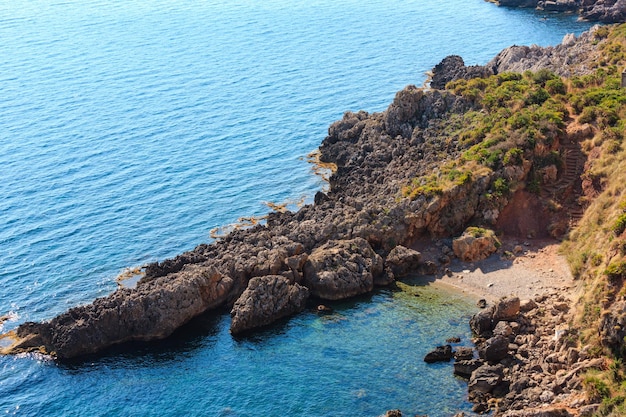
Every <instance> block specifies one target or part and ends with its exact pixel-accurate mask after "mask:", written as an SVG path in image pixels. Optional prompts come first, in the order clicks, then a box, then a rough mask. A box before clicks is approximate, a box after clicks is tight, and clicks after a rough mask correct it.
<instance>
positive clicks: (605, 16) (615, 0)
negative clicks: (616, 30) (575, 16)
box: [580, 0, 626, 23]
mask: <svg viewBox="0 0 626 417" xmlns="http://www.w3.org/2000/svg"><path fill="white" fill-rule="evenodd" d="M581 4H582V10H581V12H580V16H581V17H582V18H583V19H586V20H591V21H595V22H603V23H622V22H626V1H624V0H600V1H595V0H582V1H581Z"/></svg>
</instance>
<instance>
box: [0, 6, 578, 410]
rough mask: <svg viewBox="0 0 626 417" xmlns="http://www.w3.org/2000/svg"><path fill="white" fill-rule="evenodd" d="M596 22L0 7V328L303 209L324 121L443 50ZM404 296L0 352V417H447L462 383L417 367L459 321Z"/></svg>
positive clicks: (492, 15)
mask: <svg viewBox="0 0 626 417" xmlns="http://www.w3.org/2000/svg"><path fill="white" fill-rule="evenodd" d="M589 26H590V25H589V24H588V23H582V22H577V21H576V20H575V18H574V17H573V16H562V15H554V14H541V13H537V12H534V11H528V10H511V9H502V8H497V7H495V6H493V5H491V4H487V3H485V2H483V1H482V0H451V1H447V2H441V1H436V0H408V1H395V0H387V1H382V0H375V1H356V0H346V1H343V0H334V1H330V0H308V1H294V0H282V1H279V0H265V1H253V0H248V1H243V0H239V1H228V2H227V1H217V0H207V1H183V0H180V1H174V0H171V1H157V0H142V1H128V0H124V1H121V0H107V1H104V0H63V1H61V0H11V1H9V0H0V196H1V198H0V316H1V315H4V314H8V315H9V317H10V320H9V321H7V322H5V323H4V324H3V325H0V331H7V330H10V329H12V328H14V327H16V326H17V325H19V324H20V323H22V322H24V321H27V320H43V319H47V318H51V317H53V316H54V315H56V314H58V313H60V312H62V311H65V310H66V309H67V308H69V307H71V306H74V305H78V304H82V303H88V302H90V301H91V300H93V299H94V298H95V297H98V296H103V295H106V294H108V293H110V292H111V291H113V290H114V289H115V286H116V283H115V277H116V275H117V274H119V273H120V272H121V271H122V270H123V269H124V268H126V267H131V266H136V265H141V264H144V263H146V262H149V261H154V260H157V259H164V258H166V257H169V256H173V255H175V254H176V253H178V252H181V251H183V250H187V249H191V248H193V247H194V246H195V245H196V244H198V243H202V242H207V241H209V240H210V239H209V231H210V230H211V229H212V228H214V227H217V226H222V225H225V224H229V223H233V222H235V221H236V220H237V219H238V218H239V217H241V216H250V215H262V214H264V213H265V212H267V207H266V206H265V205H264V204H263V202H264V201H272V202H282V201H285V200H292V201H297V200H299V199H301V198H304V199H305V201H307V202H310V201H311V199H312V196H313V195H314V193H315V192H316V191H317V190H318V189H320V188H321V187H322V186H323V183H322V181H321V180H320V179H319V178H317V177H316V176H315V175H314V174H313V173H312V171H311V167H310V166H309V165H308V164H307V163H306V161H305V159H306V155H307V154H308V153H309V152H311V151H313V150H314V149H315V148H316V147H317V145H318V144H319V143H320V141H321V140H322V139H323V137H324V135H325V132H326V129H327V127H328V125H329V124H330V123H331V122H332V121H334V120H336V119H338V118H340V117H341V115H342V113H343V112H344V111H345V110H359V109H365V110H368V111H379V110H383V109H384V108H385V107H386V106H387V105H388V103H389V102H390V101H391V100H392V99H393V95H394V93H395V92H396V91H397V90H399V89H401V88H402V87H403V86H405V85H406V84H418V85H419V84H421V83H422V82H423V81H424V79H425V75H424V73H425V71H427V70H429V69H430V68H432V67H433V66H434V65H435V64H436V63H438V62H439V61H440V60H441V59H442V58H443V57H445V56H446V55H448V54H452V53H454V54H459V55H462V56H463V57H464V58H465V60H466V63H468V64H476V63H485V62H486V61H488V60H489V59H490V58H491V57H493V55H495V54H496V53H497V52H498V51H499V50H500V49H502V48H504V47H506V46H508V45H511V44H531V43H536V44H540V45H548V44H555V43H558V42H559V41H560V40H561V39H562V37H563V35H565V34H566V33H568V32H575V33H580V32H581V31H583V30H585V29H587V28H588V27H589ZM413 290H415V291H418V292H420V293H422V292H423V293H424V295H423V296H422V297H415V296H413V295H411V296H407V294H406V293H402V292H390V291H387V290H385V291H381V292H379V293H376V294H374V295H373V296H371V297H366V298H363V299H359V300H355V301H351V302H348V303H345V304H342V305H339V306H337V307H338V308H337V312H336V314H335V315H332V316H325V317H319V316H317V315H315V314H313V313H305V314H302V315H300V316H298V317H296V318H294V319H292V320H289V321H286V322H284V323H281V324H280V325H278V326H276V327H273V328H271V329H269V330H267V331H264V332H261V333H259V334H257V335H255V336H254V337H253V338H250V339H244V340H234V339H232V338H231V337H230V336H229V334H228V330H227V328H228V316H227V315H226V314H215V315H213V316H211V317H207V318H204V320H203V321H202V325H199V326H198V325H197V326H195V327H190V328H186V329H184V330H183V331H181V332H179V333H178V334H177V335H175V337H173V338H171V339H169V340H167V341H163V342H161V343H158V344H156V345H155V346H150V347H148V346H133V347H131V348H127V349H121V350H116V351H115V352H111V353H108V354H106V355H104V356H99V357H94V358H89V359H88V360H86V361H83V362H79V363H73V364H63V365H57V364H54V363H52V362H50V361H47V360H45V359H44V358H38V357H33V356H27V357H18V358H14V357H10V358H7V357H2V358H0V413H6V414H9V415H13V414H15V415H24V416H30V415H33V416H37V415H51V416H65V415H77V416H83V415H102V416H108V415H140V416H143V415H146V416H147V415H160V416H161V415H172V416H175V415H185V414H187V415H209V416H214V415H224V416H226V415H233V416H252V415H267V416H274V415H293V416H323V415H329V416H330V415H332V416H337V415H339V416H369V415H377V414H379V413H382V412H384V411H385V410H386V409H387V408H392V407H393V408H396V407H400V408H402V409H403V411H405V412H407V413H418V412H421V413H428V414H429V415H431V416H440V415H441V416H443V415H447V414H448V413H449V412H450V411H453V409H456V408H459V407H461V408H462V407H464V406H466V404H465V403H464V392H465V387H464V386H463V384H462V383H461V382H459V381H456V380H455V379H454V378H453V377H451V376H450V372H449V368H444V367H439V366H434V367H433V366H430V367H426V366H425V365H424V364H423V363H422V362H421V358H422V357H423V354H424V353H425V351H426V350H428V349H429V348H430V347H432V346H433V345H434V344H436V343H441V342H442V338H445V337H448V336H449V335H450V334H449V333H453V335H455V334H457V333H458V334H460V335H464V336H467V332H468V330H467V329H466V325H465V322H466V321H465V320H464V319H463V316H464V315H467V314H468V313H469V312H470V311H471V305H470V304H468V303H465V302H463V301H460V300H457V301H456V302H454V303H452V304H451V303H450V302H449V301H446V300H448V298H446V297H443V298H441V297H442V296H441V295H440V294H439V293H437V292H434V293H433V292H432V291H434V290H430V289H428V288H417V289H415V288H413ZM429 297H430V298H432V300H429ZM426 300H428V301H426ZM196 324H198V323H196ZM465 339H467V337H465ZM464 404H465V405H464Z"/></svg>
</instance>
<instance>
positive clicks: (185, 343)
mask: <svg viewBox="0 0 626 417" xmlns="http://www.w3.org/2000/svg"><path fill="white" fill-rule="evenodd" d="M229 323H230V320H229V319H228V315H227V313H226V312H225V311H224V310H213V311H209V312H206V313H204V314H201V315H200V316H198V317H195V318H193V319H192V320H191V321H189V323H186V324H185V325H183V326H182V327H180V328H179V329H177V330H176V331H175V332H174V333H173V334H172V335H170V336H169V337H167V338H165V339H161V340H153V341H148V342H142V341H133V342H126V343H122V344H119V345H115V346H111V347H110V348H107V349H105V350H104V351H102V352H100V353H96V354H92V355H85V356H81V357H79V358H75V359H63V360H59V361H58V364H59V366H60V367H62V368H65V369H68V370H75V371H78V370H81V369H86V367H87V366H88V367H89V368H90V369H91V368H93V367H94V366H96V367H97V366H98V365H106V366H108V367H118V366H119V367H128V366H131V367H134V368H141V367H148V368H149V367H152V366H154V364H155V363H167V362H177V361H181V360H184V359H185V358H186V357H189V356H191V355H193V354H194V353H195V352H197V351H199V350H201V349H206V348H207V347H208V348H210V347H211V346H214V345H215V344H216V343H217V338H218V335H219V334H220V333H221V332H222V331H224V329H227V327H228V325H229Z"/></svg>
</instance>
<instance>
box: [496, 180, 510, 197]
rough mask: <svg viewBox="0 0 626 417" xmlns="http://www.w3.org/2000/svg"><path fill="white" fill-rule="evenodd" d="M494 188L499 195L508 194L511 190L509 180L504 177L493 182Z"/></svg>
mask: <svg viewBox="0 0 626 417" xmlns="http://www.w3.org/2000/svg"><path fill="white" fill-rule="evenodd" d="M493 189H494V194H495V195H496V196H497V197H502V196H505V195H508V194H509V192H510V189H509V182H508V181H507V180H506V179H504V178H497V179H496V180H495V181H494V182H493Z"/></svg>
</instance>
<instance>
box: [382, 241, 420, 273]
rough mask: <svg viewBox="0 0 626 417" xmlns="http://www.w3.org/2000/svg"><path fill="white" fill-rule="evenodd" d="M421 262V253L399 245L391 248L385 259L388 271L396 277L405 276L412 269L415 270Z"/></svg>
mask: <svg viewBox="0 0 626 417" xmlns="http://www.w3.org/2000/svg"><path fill="white" fill-rule="evenodd" d="M421 263H422V254H421V253H419V252H418V251H416V250H413V249H409V248H407V247H404V246H401V245H398V246H396V247H395V248H393V249H392V250H391V252H389V255H387V258H386V259H385V265H386V268H387V270H388V273H389V272H391V273H392V274H393V276H394V277H396V278H400V277H403V276H406V275H408V274H409V273H411V272H412V271H415V270H417V268H418V267H419V266H420V264H421Z"/></svg>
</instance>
